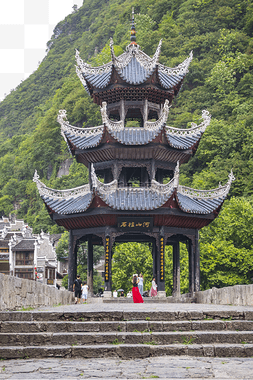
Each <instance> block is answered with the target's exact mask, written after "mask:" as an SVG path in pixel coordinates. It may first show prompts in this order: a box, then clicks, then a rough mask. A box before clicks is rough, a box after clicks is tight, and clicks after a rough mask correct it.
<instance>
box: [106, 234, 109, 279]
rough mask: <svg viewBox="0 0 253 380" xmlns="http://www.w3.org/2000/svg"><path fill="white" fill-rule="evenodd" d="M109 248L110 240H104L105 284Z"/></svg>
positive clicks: (107, 272) (107, 277)
mask: <svg viewBox="0 0 253 380" xmlns="http://www.w3.org/2000/svg"><path fill="white" fill-rule="evenodd" d="M109 247H110V238H109V237H106V238H105V282H108V281H109V254H110V253H109Z"/></svg>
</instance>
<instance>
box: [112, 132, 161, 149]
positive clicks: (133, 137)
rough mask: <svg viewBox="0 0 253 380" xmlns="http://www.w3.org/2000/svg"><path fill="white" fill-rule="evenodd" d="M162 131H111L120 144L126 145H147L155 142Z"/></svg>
mask: <svg viewBox="0 0 253 380" xmlns="http://www.w3.org/2000/svg"><path fill="white" fill-rule="evenodd" d="M159 132H160V130H153V131H152V130H146V129H144V128H124V129H123V130H122V131H110V132H109V133H110V135H111V136H113V137H114V138H115V139H116V140H117V141H118V142H119V143H121V144H124V145H145V144H148V143H150V142H151V141H153V140H154V139H155V138H156V136H157V135H158V134H159Z"/></svg>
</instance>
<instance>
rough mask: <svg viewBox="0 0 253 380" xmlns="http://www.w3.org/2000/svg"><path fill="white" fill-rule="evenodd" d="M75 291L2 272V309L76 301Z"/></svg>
mask: <svg viewBox="0 0 253 380" xmlns="http://www.w3.org/2000/svg"><path fill="white" fill-rule="evenodd" d="M74 300H75V297H74V293H72V292H69V291H67V290H58V289H57V288H55V287H51V286H48V285H44V284H41V283H39V282H36V281H32V280H26V279H22V278H18V277H13V276H7V275H4V274H1V273H0V310H6V309H7V310H17V309H21V308H26V307H40V306H53V305H58V304H62V305H66V304H71V303H74Z"/></svg>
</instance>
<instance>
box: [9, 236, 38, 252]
mask: <svg viewBox="0 0 253 380" xmlns="http://www.w3.org/2000/svg"><path fill="white" fill-rule="evenodd" d="M34 243H35V239H23V240H21V241H20V242H19V243H17V244H16V245H15V246H14V247H13V248H12V250H13V251H22V250H24V251H26V250H27V251H33V250H34Z"/></svg>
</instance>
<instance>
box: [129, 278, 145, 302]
mask: <svg viewBox="0 0 253 380" xmlns="http://www.w3.org/2000/svg"><path fill="white" fill-rule="evenodd" d="M132 283H133V287H132V295H133V301H134V303H143V299H142V296H141V293H140V291H139V288H138V276H137V274H134V276H133V279H132Z"/></svg>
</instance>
